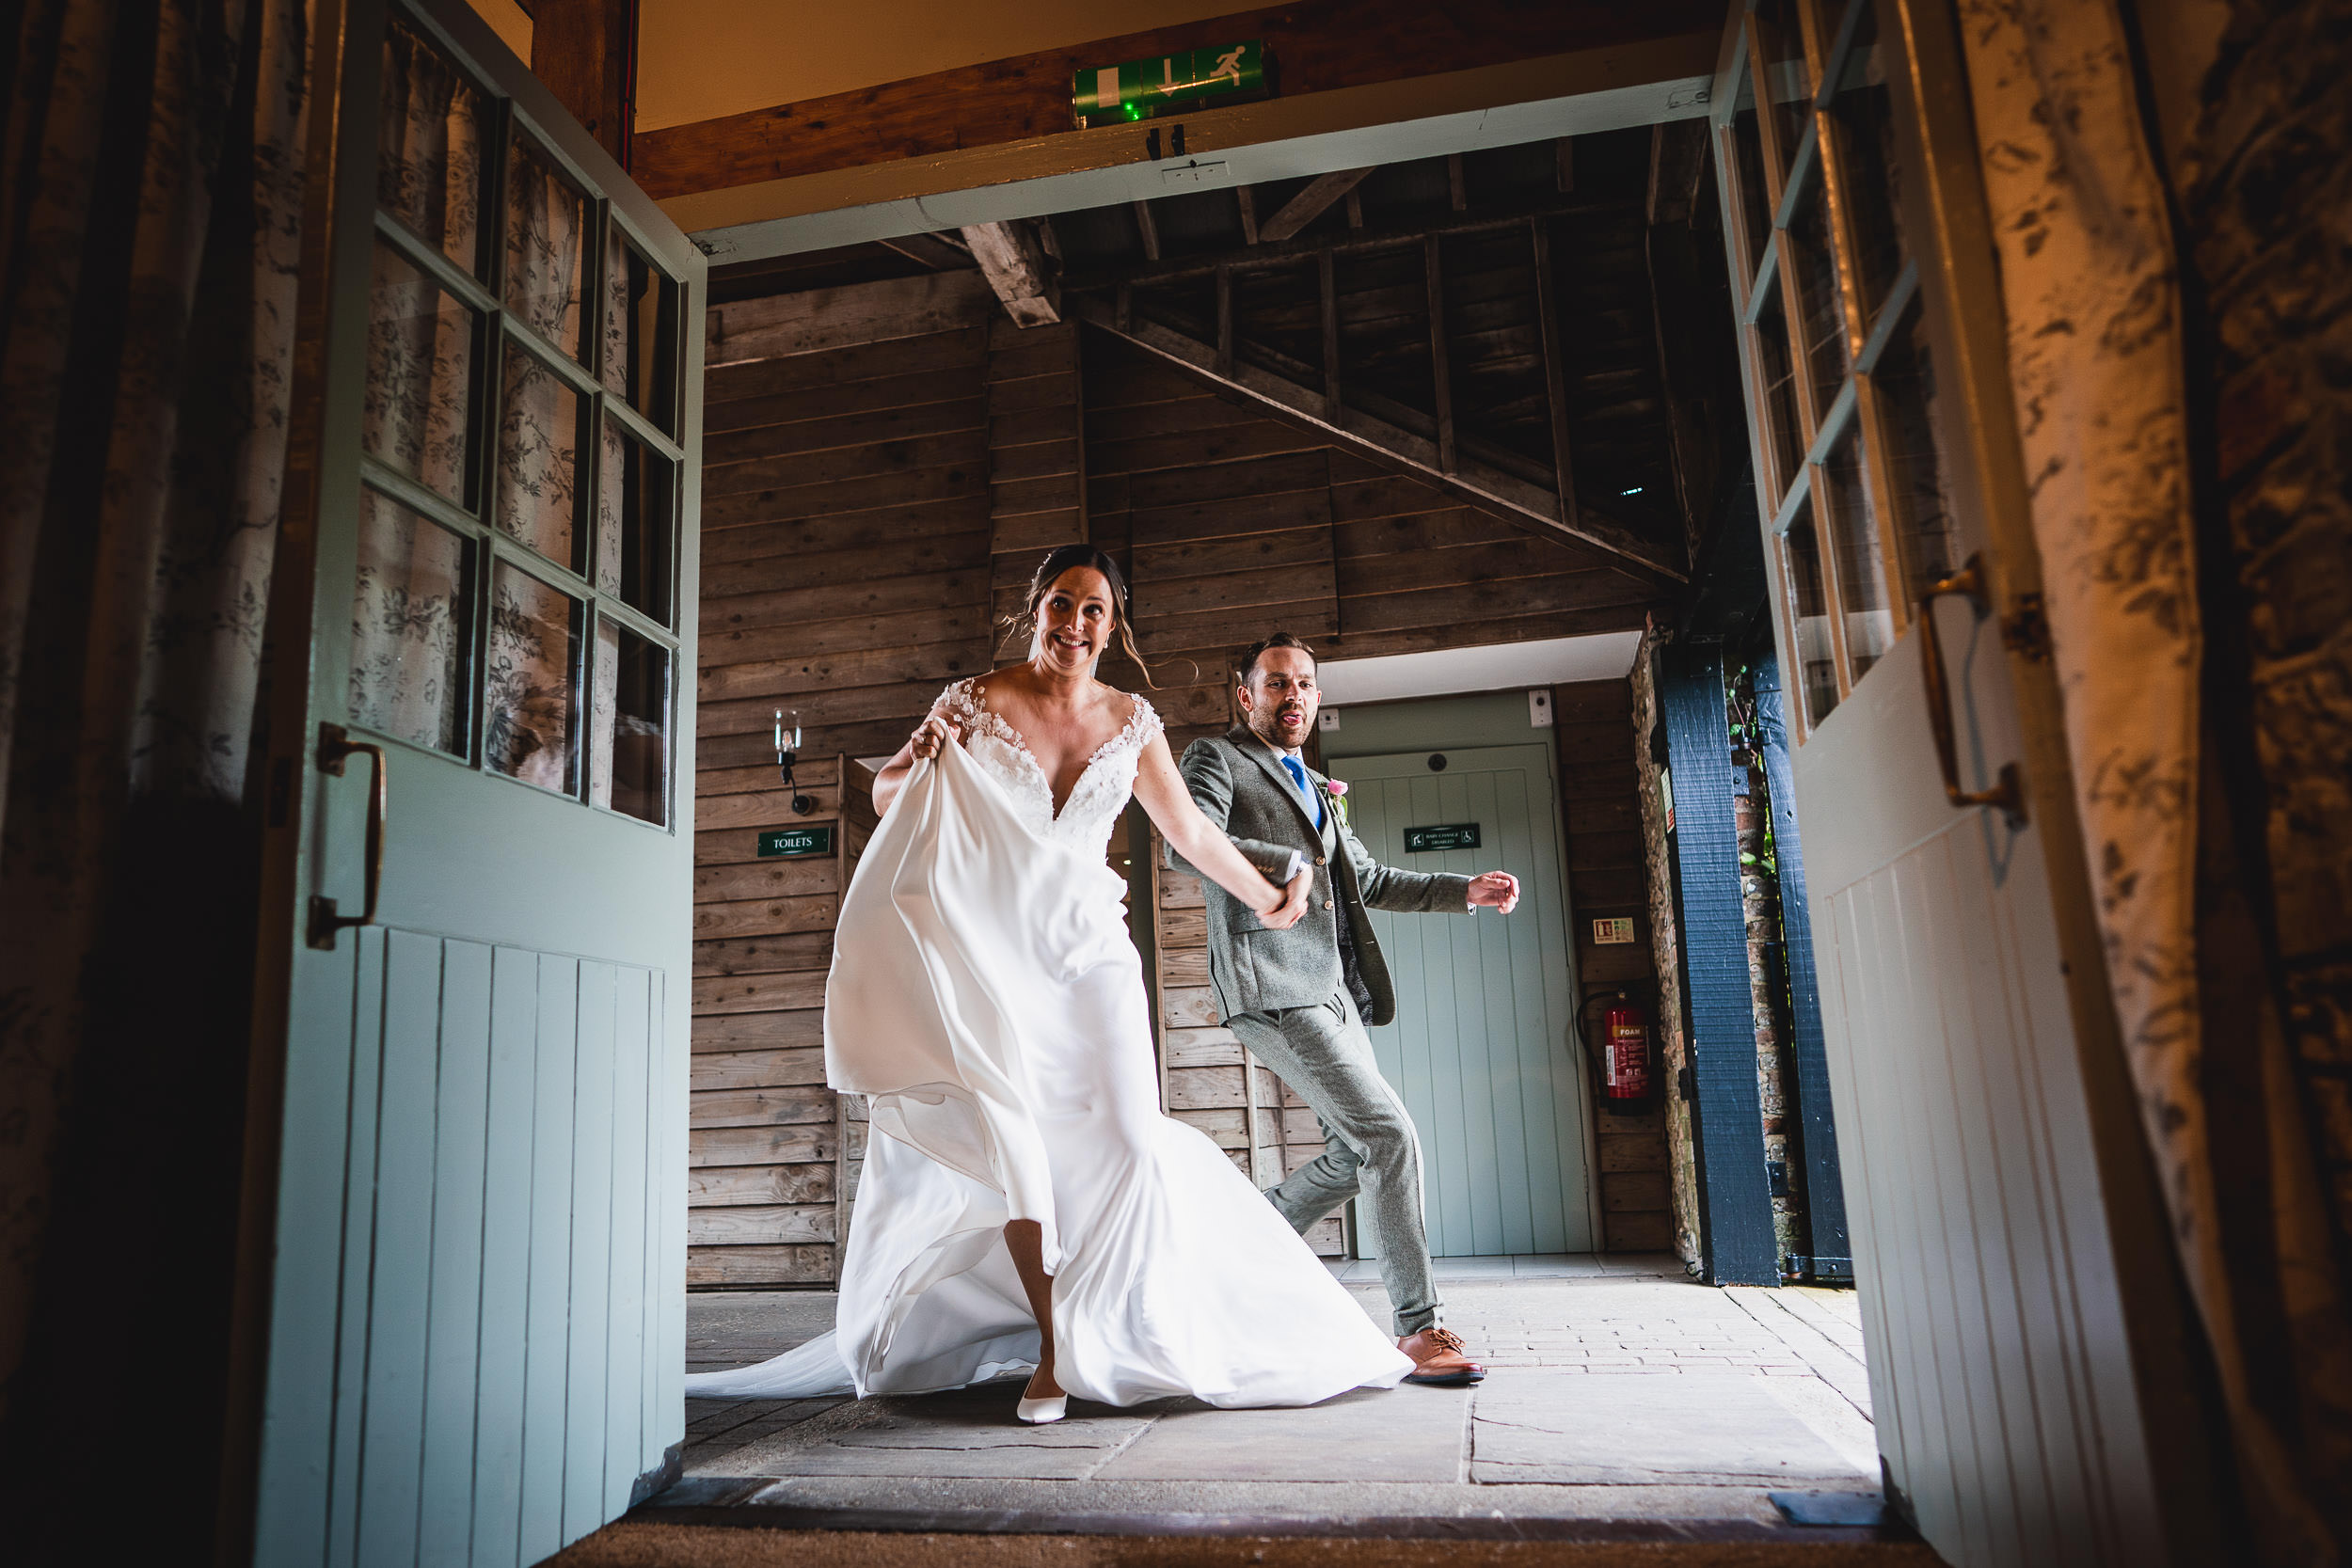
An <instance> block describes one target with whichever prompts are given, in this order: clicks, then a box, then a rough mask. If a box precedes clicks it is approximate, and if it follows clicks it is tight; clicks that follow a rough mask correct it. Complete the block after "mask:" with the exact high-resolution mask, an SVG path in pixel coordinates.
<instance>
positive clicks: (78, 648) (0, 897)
mask: <svg viewBox="0 0 2352 1568" xmlns="http://www.w3.org/2000/svg"><path fill="white" fill-rule="evenodd" d="M311 22H312V16H311V11H310V7H309V5H308V4H307V3H306V0H215V3H212V4H204V5H199V4H192V3H189V0H145V3H135V0H26V3H25V4H22V5H19V6H16V7H13V8H11V9H10V10H9V12H8V25H9V27H10V28H11V30H12V33H13V36H12V37H10V38H9V40H8V43H9V52H8V54H7V55H5V56H0V74H5V76H6V78H7V80H6V89H5V90H6V93H7V98H6V102H7V103H8V109H9V112H8V117H7V119H6V121H5V125H0V170H5V173H4V174H0V293H5V299H0V323H4V324H5V325H0V333H5V336H4V337H0V472H5V473H6V474H7V475H8V483H7V484H6V485H5V486H0V1195H4V1196H0V1433H5V1439H6V1441H5V1449H0V1477H5V1480H4V1481H0V1486H6V1487H8V1489H10V1490H17V1489H24V1490H25V1491H29V1492H31V1493H33V1494H35V1495H39V1496H40V1497H42V1498H43V1499H44V1500H43V1504H42V1506H43V1507H45V1508H48V1509H51V1510H54V1511H57V1512H61V1513H64V1514H68V1515H70V1514H72V1513H74V1512H75V1509H74V1507H73V1506H72V1504H71V1503H67V1504H65V1505H63V1506H62V1507H60V1504H59V1501H58V1499H60V1498H71V1497H73V1496H74V1488H75V1486H76V1485H77V1484H83V1485H87V1484H88V1483H87V1482H80V1481H76V1477H77V1476H78V1475H79V1474H80V1473H81V1471H82V1469H83V1467H85V1466H97V1467H103V1466H104V1465H106V1462H107V1455H108V1454H109V1453H110V1452H111V1450H110V1449H109V1448H108V1446H107V1445H108V1444H109V1443H110V1442H112V1441H113V1440H114V1435H115V1434H114V1433H111V1432H109V1431H107V1430H106V1420H107V1418H102V1417H101V1416H99V1414H98V1411H99V1410H100V1409H103V1408H118V1409H119V1408H120V1405H121V1403H122V1401H123V1400H124V1399H128V1398H131V1397H133V1389H132V1388H131V1386H130V1380H132V1379H134V1378H137V1379H146V1378H151V1377H152V1376H153V1375H154V1374H155V1372H156V1370H158V1369H167V1386H168V1387H169V1390H170V1391H169V1393H168V1395H167V1397H166V1398H164V1399H162V1400H160V1401H152V1402H151V1410H152V1412H153V1415H154V1425H153V1426H152V1427H151V1429H150V1430H149V1431H148V1432H147V1433H145V1435H146V1437H147V1438H148V1440H150V1441H151V1442H156V1443H158V1444H160V1445H162V1446H163V1447H164V1449H166V1451H168V1452H171V1453H172V1454H173V1456H174V1458H173V1463H172V1464H171V1465H167V1466H164V1469H165V1470H166V1471H167V1472H173V1474H170V1475H167V1477H165V1478H164V1480H163V1481H162V1488H163V1493H164V1495H163V1496H150V1497H145V1498H143V1500H142V1504H141V1508H140V1510H138V1511H134V1512H135V1513H139V1514H141V1515H148V1514H154V1515H162V1514H169V1513H173V1512H174V1511H176V1510H182V1509H186V1510H189V1511H192V1517H191V1516H189V1515H183V1516H182V1518H181V1520H180V1523H179V1526H178V1528H181V1529H183V1530H185V1529H187V1528H190V1526H191V1524H193V1526H194V1528H197V1529H199V1530H200V1529H201V1528H202V1521H203V1519H204V1518H205V1516H206V1515H207V1513H209V1511H210V1509H211V1506H212V1502H213V1497H214V1493H215V1486H216V1479H215V1477H216V1472H215V1468H214V1466H213V1465H211V1464H210V1463H208V1452H216V1451H217V1447H218V1443H219V1432H220V1411H221V1403H222V1401H223V1400H224V1399H225V1398H226V1391H225V1384H224V1382H223V1377H222V1369H223V1368H224V1366H225V1365H226V1360H227V1357H226V1354H225V1350H226V1341H227V1333H228V1305H229V1295H230V1291H229V1281H230V1260H231V1259H232V1257H233V1254H234V1239H235V1219H236V1195H237V1192H238V1190H239V1183H238V1178H239V1167H240V1163H241V1157H242V1147H241V1146H242V1117H243V1111H244V1093H245V1086H244V1070H245V1061H246V1051H247V1047H248V1040H247V1022H246V1020H247V1001H246V999H247V997H248V995H249V993H250V990H251V986H252V942H253V928H254V927H253V912H254V902H253V899H254V889H253V879H254V863H255V846H256V844H257V842H258V824H259V820H260V818H259V815H258V814H259V813H260V812H261V811H262V810H265V809H266V803H265V796H266V790H265V789H264V788H263V786H262V781H261V780H260V779H258V778H257V777H255V776H254V775H255V768H254V766H253V764H254V761H255V759H256V758H257V757H259V756H261V755H262V752H261V750H260V749H259V748H257V746H256V745H255V738H256V737H255V727H256V723H257V716H258V714H259V712H260V711H261V706H262V705H261V703H260V694H261V691H262V685H263V683H264V680H265V675H266V669H267V664H266V660H265V657H264V652H265V651H264V648H263V645H262V627H263V610H264V606H265V604H266V602H267V599H268V596H269V587H270V574H271V567H272V563H273V560H274V554H275V548H276V543H277V537H278V509H279V495H280V489H281V485H282V483H283V481H284V473H285V458H286V448H285V438H286V428H287V420H288V415H289V408H288V403H287V388H288V384H289V381H290V379H291V376H292V367H293V352H294V327H295V297H296V292H297V283H298V271H299V261H300V255H299V252H300V245H301V239H302V197H303V189H304V182H305V156H304V154H305V147H306V135H307V121H308V118H309V109H310V44H311V37H310V28H311ZM297 667H298V665H297ZM36 1341H38V1342H39V1344H40V1351H39V1353H38V1354H28V1346H30V1345H32V1344H33V1343H35V1342H36ZM118 1359H119V1364H120V1366H121V1367H122V1369H123V1370H121V1371H120V1372H119V1373H109V1372H108V1371H107V1370H105V1368H106V1367H107V1365H109V1364H111V1363H115V1362H117V1361H118ZM110 1377H113V1378H116V1379H119V1380H121V1382H122V1384H123V1386H120V1387H119V1388H118V1387H114V1386H111V1385H110V1383H109V1378H110ZM69 1383H70V1384H71V1386H69ZM117 1395H119V1396H120V1398H117V1397H113V1396H117ZM155 1407H161V1408H159V1409H158V1408H155ZM20 1506H21V1502H20ZM114 1517H116V1518H117V1519H118V1520H119V1523H120V1525H121V1526H122V1528H124V1529H125V1530H126V1531H130V1532H133V1533H135V1532H136V1531H137V1530H138V1529H141V1528H164V1527H163V1526H162V1525H160V1524H156V1525H143V1524H142V1523H141V1521H140V1520H139V1519H123V1518H120V1511H119V1510H118V1511H117V1513H116V1515H115V1516H114ZM110 1528H113V1527H112V1526H110ZM11 1546H12V1547H22V1546H24V1538H23V1537H21V1536H20V1537H19V1538H17V1539H15V1540H12V1541H11ZM27 1550H28V1551H30V1555H29V1556H28V1557H27V1559H26V1560H32V1558H33V1557H38V1556H41V1555H43V1554H42V1553H41V1552H40V1551H38V1550H32V1549H30V1548H27Z"/></svg>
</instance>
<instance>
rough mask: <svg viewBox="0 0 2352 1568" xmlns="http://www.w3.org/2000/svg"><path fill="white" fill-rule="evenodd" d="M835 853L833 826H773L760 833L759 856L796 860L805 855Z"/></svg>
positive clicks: (762, 858) (771, 858)
mask: <svg viewBox="0 0 2352 1568" xmlns="http://www.w3.org/2000/svg"><path fill="white" fill-rule="evenodd" d="M832 853H833V830H832V829H831V828H771V829H770V830H769V831H768V832H764V833H762V834H760V835H759V858H760V859H761V860H774V859H777V858H779V857H782V858H784V859H787V860H796V859H798V858H799V857H801V856H803V855H830V854H832Z"/></svg>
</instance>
